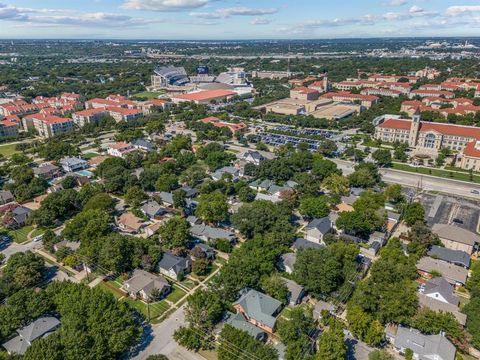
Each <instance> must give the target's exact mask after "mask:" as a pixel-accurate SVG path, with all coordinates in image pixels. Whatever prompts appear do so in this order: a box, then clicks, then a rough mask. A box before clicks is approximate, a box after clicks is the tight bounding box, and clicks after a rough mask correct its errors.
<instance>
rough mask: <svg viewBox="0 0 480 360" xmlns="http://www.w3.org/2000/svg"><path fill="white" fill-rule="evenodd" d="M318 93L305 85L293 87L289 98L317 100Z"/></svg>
mask: <svg viewBox="0 0 480 360" xmlns="http://www.w3.org/2000/svg"><path fill="white" fill-rule="evenodd" d="M319 95H320V94H319V93H318V91H317V90H314V89H310V88H308V87H305V86H300V87H296V88H293V89H292V90H290V98H291V99H296V100H309V101H313V100H317V99H318V97H319Z"/></svg>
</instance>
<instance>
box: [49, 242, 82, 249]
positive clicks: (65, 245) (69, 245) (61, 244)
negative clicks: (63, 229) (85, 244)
mask: <svg viewBox="0 0 480 360" xmlns="http://www.w3.org/2000/svg"><path fill="white" fill-rule="evenodd" d="M62 248H68V249H70V250H72V251H76V250H78V249H79V248H80V242H79V241H68V240H62V241H60V242H58V243H56V244H55V245H53V250H55V251H58V250H60V249H62Z"/></svg>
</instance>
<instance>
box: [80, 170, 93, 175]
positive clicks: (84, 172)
mask: <svg viewBox="0 0 480 360" xmlns="http://www.w3.org/2000/svg"><path fill="white" fill-rule="evenodd" d="M77 174H78V175H80V176H87V177H92V176H93V173H92V172H91V171H88V170H81V171H77Z"/></svg>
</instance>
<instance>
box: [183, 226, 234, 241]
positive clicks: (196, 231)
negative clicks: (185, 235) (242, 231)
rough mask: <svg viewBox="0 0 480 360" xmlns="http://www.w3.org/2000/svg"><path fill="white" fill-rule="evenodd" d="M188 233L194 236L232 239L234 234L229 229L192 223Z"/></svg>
mask: <svg viewBox="0 0 480 360" xmlns="http://www.w3.org/2000/svg"><path fill="white" fill-rule="evenodd" d="M190 234H191V235H192V236H195V237H205V238H207V239H209V240H210V239H211V240H215V239H227V240H232V239H233V238H234V237H235V234H234V233H232V232H231V231H227V230H223V229H220V228H214V227H211V226H208V225H203V224H202V225H193V226H192V227H191V228H190Z"/></svg>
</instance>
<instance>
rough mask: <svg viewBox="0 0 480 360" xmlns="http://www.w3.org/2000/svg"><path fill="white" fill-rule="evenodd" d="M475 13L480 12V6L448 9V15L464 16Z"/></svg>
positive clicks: (451, 7)
mask: <svg viewBox="0 0 480 360" xmlns="http://www.w3.org/2000/svg"><path fill="white" fill-rule="evenodd" d="M474 12H480V5H472V6H450V7H449V8H448V9H447V15H454V16H455V15H462V14H469V13H474Z"/></svg>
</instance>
